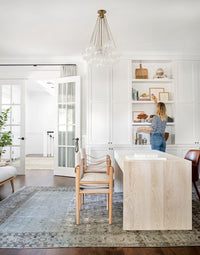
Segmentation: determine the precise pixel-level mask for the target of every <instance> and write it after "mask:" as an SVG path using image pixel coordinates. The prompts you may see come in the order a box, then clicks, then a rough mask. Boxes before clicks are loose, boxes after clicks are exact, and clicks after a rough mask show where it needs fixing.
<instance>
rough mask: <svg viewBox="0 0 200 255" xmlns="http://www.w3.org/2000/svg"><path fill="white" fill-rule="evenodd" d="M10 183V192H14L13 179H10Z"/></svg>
mask: <svg viewBox="0 0 200 255" xmlns="http://www.w3.org/2000/svg"><path fill="white" fill-rule="evenodd" d="M10 184H11V187H12V192H13V193H14V191H15V190H14V182H13V180H11V181H10Z"/></svg>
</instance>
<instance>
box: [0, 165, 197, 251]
mask: <svg viewBox="0 0 200 255" xmlns="http://www.w3.org/2000/svg"><path fill="white" fill-rule="evenodd" d="M14 184H15V191H17V190H19V189H20V188H21V187H23V186H58V187H62V186H73V185H74V178H68V177H60V176H54V175H53V171H52V170H27V171H26V175H25V176H17V178H16V179H15V180H14ZM10 194H11V186H10V183H6V184H5V185H3V186H0V200H2V199H5V198H6V197H7V196H9V195H10ZM90 254H94V255H108V254H115V255H131V254H133V255H147V254H148V255H152V254H156V255H193V254H194V255H200V246H199V247H169V248H56V249H0V255H90Z"/></svg>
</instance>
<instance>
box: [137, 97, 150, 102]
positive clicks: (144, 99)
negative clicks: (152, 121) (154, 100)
mask: <svg viewBox="0 0 200 255" xmlns="http://www.w3.org/2000/svg"><path fill="white" fill-rule="evenodd" d="M138 101H151V99H150V98H139V99H138Z"/></svg>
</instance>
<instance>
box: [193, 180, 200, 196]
mask: <svg viewBox="0 0 200 255" xmlns="http://www.w3.org/2000/svg"><path fill="white" fill-rule="evenodd" d="M193 184H194V187H195V190H196V192H197V195H198V197H199V200H200V194H199V190H198V188H197V185H196V183H195V182H193Z"/></svg>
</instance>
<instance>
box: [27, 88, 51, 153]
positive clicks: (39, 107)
mask: <svg viewBox="0 0 200 255" xmlns="http://www.w3.org/2000/svg"><path fill="white" fill-rule="evenodd" d="M28 85H29V84H28ZM32 85H33V84H32ZM55 114H56V107H55V98H54V96H52V95H50V94H48V93H47V92H45V91H39V90H38V91H33V90H27V93H26V155H27V154H42V153H43V133H44V131H45V130H55V122H56V121H55Z"/></svg>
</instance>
